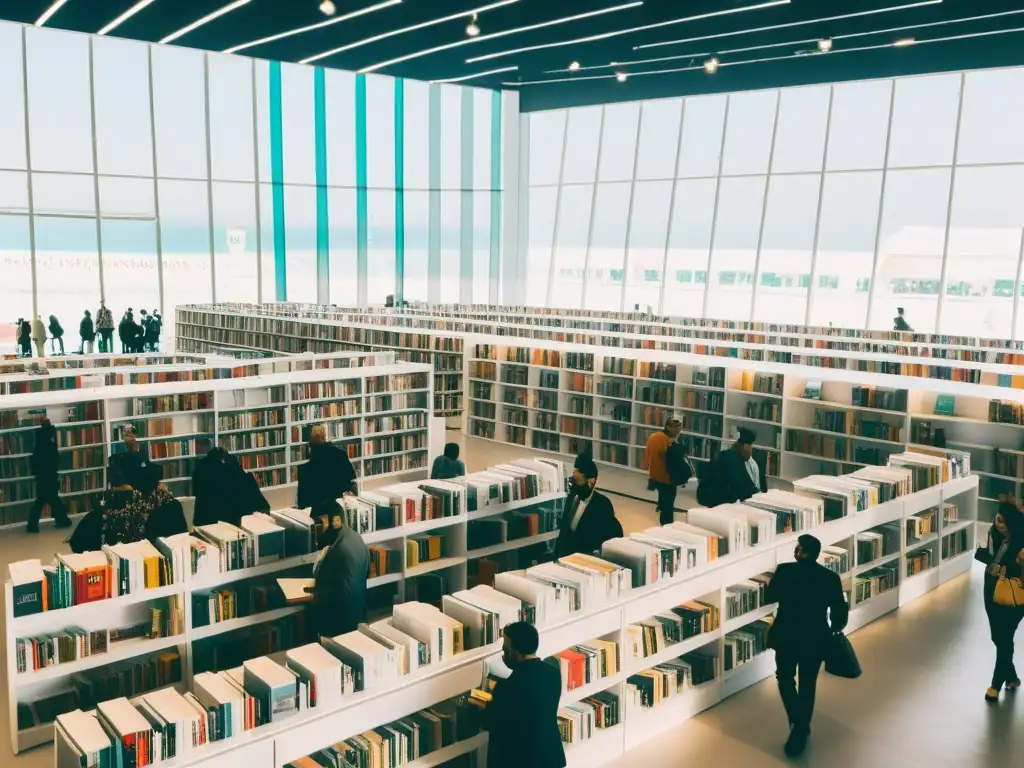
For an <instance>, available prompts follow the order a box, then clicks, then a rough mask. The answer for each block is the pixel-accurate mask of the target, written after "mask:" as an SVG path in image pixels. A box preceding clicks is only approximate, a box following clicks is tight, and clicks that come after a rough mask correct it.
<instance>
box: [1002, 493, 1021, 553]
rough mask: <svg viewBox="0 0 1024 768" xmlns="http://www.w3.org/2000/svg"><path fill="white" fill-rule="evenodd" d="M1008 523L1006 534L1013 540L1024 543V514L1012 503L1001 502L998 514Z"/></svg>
mask: <svg viewBox="0 0 1024 768" xmlns="http://www.w3.org/2000/svg"><path fill="white" fill-rule="evenodd" d="M996 514H998V515H999V516H1000V517H1001V518H1003V522H1004V523H1006V532H1007V534H1008V536H1009V537H1010V539H1011V540H1013V541H1015V542H1022V543H1024V512H1021V511H1020V508H1019V507H1018V506H1017V505H1016V504H1015V503H1014V502H1011V501H1001V502H999V509H998V511H997V512H996Z"/></svg>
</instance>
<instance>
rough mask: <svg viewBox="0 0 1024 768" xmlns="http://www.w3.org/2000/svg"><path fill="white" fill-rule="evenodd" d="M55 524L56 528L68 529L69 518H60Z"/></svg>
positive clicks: (69, 524)
mask: <svg viewBox="0 0 1024 768" xmlns="http://www.w3.org/2000/svg"><path fill="white" fill-rule="evenodd" d="M55 524H56V526H57V527H58V528H70V527H71V520H70V518H67V517H61V518H58V520H57V522H56V523H55Z"/></svg>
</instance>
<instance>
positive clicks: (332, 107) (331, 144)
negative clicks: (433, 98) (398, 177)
mask: <svg viewBox="0 0 1024 768" xmlns="http://www.w3.org/2000/svg"><path fill="white" fill-rule="evenodd" d="M405 87H406V96H407V97H408V94H409V84H408V81H406V86H405ZM424 88H426V86H424ZM324 90H325V91H326V93H325V94H324V111H325V113H326V116H327V183H328V184H330V185H331V186H333V187H354V186H355V185H356V119H355V112H356V76H355V75H353V74H352V73H351V72H342V71H341V70H338V69H328V70H325V72H324ZM406 111H407V114H408V107H406ZM420 114H421V116H422V115H423V114H426V111H425V110H424V112H422V113H420ZM420 119H422V117H421V118H420ZM406 120H408V118H406ZM406 139H408V131H406ZM408 162H409V159H408V157H406V164H408ZM406 167H407V168H408V165H407V166H406ZM406 173H408V170H407V171H406Z"/></svg>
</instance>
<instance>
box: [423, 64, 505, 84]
mask: <svg viewBox="0 0 1024 768" xmlns="http://www.w3.org/2000/svg"><path fill="white" fill-rule="evenodd" d="M518 69H519V67H514V66H513V67H502V68H501V69H489V70H487V71H486V72H477V73H476V74H472V75H463V76H462V77H448V78H445V79H444V80H431V81H430V82H432V83H461V82H464V81H466V80H476V79H477V78H478V77H487V76H488V75H497V74H500V73H501V72H515V71H516V70H518Z"/></svg>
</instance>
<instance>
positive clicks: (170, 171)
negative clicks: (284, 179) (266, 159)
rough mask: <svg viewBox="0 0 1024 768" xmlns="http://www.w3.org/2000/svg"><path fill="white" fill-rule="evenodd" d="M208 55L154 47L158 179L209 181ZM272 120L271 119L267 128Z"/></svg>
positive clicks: (181, 49)
mask: <svg viewBox="0 0 1024 768" xmlns="http://www.w3.org/2000/svg"><path fill="white" fill-rule="evenodd" d="M204 55H205V54H203V53H201V52H200V51H193V50H189V49H188V48H178V47H175V46H164V45H155V46H153V102H154V103H153V122H154V124H155V125H154V127H155V129H156V168H157V175H158V176H179V177H182V178H186V179H205V178H206V89H205V86H204V81H205V74H204V67H203V56H204ZM269 120H270V118H269V116H268V117H267V121H268V122H267V125H269V124H270V123H269ZM268 151H269V149H268ZM268 174H269V171H268Z"/></svg>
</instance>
